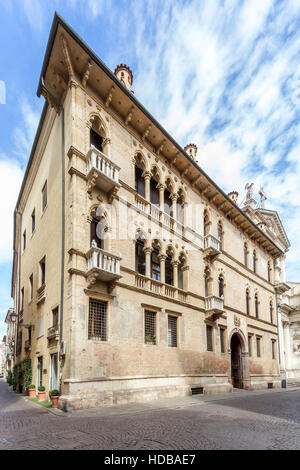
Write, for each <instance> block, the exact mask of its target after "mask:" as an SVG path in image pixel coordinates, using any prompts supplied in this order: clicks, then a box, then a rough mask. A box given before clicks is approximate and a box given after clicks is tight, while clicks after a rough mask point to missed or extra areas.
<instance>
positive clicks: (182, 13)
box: [0, 0, 300, 340]
mask: <svg viewBox="0 0 300 470" xmlns="http://www.w3.org/2000/svg"><path fill="white" fill-rule="evenodd" d="M55 10H57V12H58V13H59V14H60V15H61V16H62V17H63V18H64V19H65V20H66V21H67V22H68V23H69V24H70V26H71V27H72V28H73V29H74V30H75V31H76V32H77V33H78V34H79V35H80V36H81V37H82V38H83V39H84V41H85V42H86V43H87V44H88V45H89V46H90V47H91V48H92V49H93V50H94V51H95V52H96V54H97V55H98V56H99V57H100V58H101V59H102V60H103V61H104V62H105V63H106V64H107V65H108V67H110V68H111V69H112V70H114V68H115V66H116V65H117V64H119V63H121V62H122V63H126V64H128V65H129V66H130V67H131V69H132V71H133V74H134V82H133V89H134V91H135V95H136V97H137V98H138V99H139V100H140V101H141V102H142V103H143V104H144V106H145V107H146V108H147V109H148V110H149V111H150V112H151V113H152V114H153V115H154V117H155V118H156V119H157V120H158V121H159V122H161V124H162V125H163V126H164V127H165V129H166V130H167V131H168V132H169V133H170V134H171V135H172V136H173V137H174V138H175V139H176V140H177V141H178V142H179V143H180V144H181V145H182V146H184V145H186V144H187V143H189V142H194V143H196V144H197V146H198V161H199V164H200V166H201V167H202V168H203V169H204V170H205V171H206V172H207V173H208V174H209V175H210V176H211V177H212V178H213V179H214V180H215V181H216V182H217V184H218V185H219V186H220V187H221V188H222V189H223V190H225V191H231V190H237V191H239V202H240V203H241V202H242V200H243V198H244V196H245V189H244V187H245V184H246V182H253V183H254V193H255V195H256V196H257V197H258V190H259V187H260V185H263V186H264V188H265V193H266V195H267V197H268V200H267V203H266V207H267V208H269V209H275V210H277V211H278V212H279V215H280V217H281V219H282V222H283V224H284V227H285V229H286V232H287V235H288V237H289V240H290V242H291V245H292V246H291V249H290V252H289V253H288V255H287V260H286V268H287V269H286V271H287V276H286V277H287V280H290V281H300V236H299V233H300V222H299V221H300V184H299V182H300V132H299V131H300V113H299V106H300V60H299V59H300V33H299V31H300V3H299V0H284V1H283V0H282V1H280V0H277V1H275V0H263V1H262V0H247V1H242V0H191V1H187V0H185V1H184V0H164V1H155V0H152V1H151V0H147V1H146V0H145V1H143V0H139V1H130V0H127V1H123V0H120V1H118V0H99V1H98V0H86V1H82V0H64V1H60V0H52V1H51V2H45V1H43V0H0V11H1V15H0V44H1V45H0V62H1V68H0V81H2V82H4V83H5V87H6V100H5V104H0V192H1V193H0V207H1V213H2V217H3V219H2V221H3V222H2V231H1V235H0V340H1V337H2V335H3V334H5V327H4V325H3V323H1V321H3V319H4V317H5V314H6V312H7V309H8V308H9V307H10V306H12V300H11V298H10V279H11V259H12V220H13V219H12V214H13V209H14V207H15V203H16V199H17V195H18V192H19V188H20V184H21V181H22V176H23V173H24V169H25V166H26V163H27V160H28V157H29V153H30V149H31V145H32V141H33V138H34V135H35V132H36V128H37V125H38V121H39V117H40V114H41V110H42V106H43V100H44V99H43V98H40V99H39V98H37V96H36V89H37V84H38V79H39V75H40V70H41V66H42V61H43V57H44V53H45V49H46V44H47V40H48V36H49V32H50V27H51V23H52V19H53V15H54V11H55ZM2 101H3V97H1V87H0V103H2Z"/></svg>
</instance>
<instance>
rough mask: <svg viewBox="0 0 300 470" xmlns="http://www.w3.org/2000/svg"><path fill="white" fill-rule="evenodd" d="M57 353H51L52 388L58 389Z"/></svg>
mask: <svg viewBox="0 0 300 470" xmlns="http://www.w3.org/2000/svg"><path fill="white" fill-rule="evenodd" d="M57 369H58V368H57V353H55V354H51V390H57V387H58V381H57Z"/></svg>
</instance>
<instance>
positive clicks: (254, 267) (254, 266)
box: [253, 250, 257, 273]
mask: <svg viewBox="0 0 300 470" xmlns="http://www.w3.org/2000/svg"><path fill="white" fill-rule="evenodd" d="M256 260H257V258H256V251H255V250H254V251H253V272H255V273H256Z"/></svg>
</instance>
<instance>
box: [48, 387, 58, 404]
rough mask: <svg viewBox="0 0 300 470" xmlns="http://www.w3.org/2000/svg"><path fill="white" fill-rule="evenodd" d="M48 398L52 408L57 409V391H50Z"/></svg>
mask: <svg viewBox="0 0 300 470" xmlns="http://www.w3.org/2000/svg"><path fill="white" fill-rule="evenodd" d="M49 396H50V399H51V402H52V408H57V407H58V399H59V391H58V390H56V389H54V390H50V392H49Z"/></svg>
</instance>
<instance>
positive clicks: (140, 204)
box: [134, 194, 184, 235]
mask: <svg viewBox="0 0 300 470" xmlns="http://www.w3.org/2000/svg"><path fill="white" fill-rule="evenodd" d="M134 206H135V208H136V209H137V210H138V211H141V212H144V213H145V214H147V215H149V216H151V217H152V218H153V219H154V220H156V221H157V222H160V223H161V224H162V225H164V226H165V227H167V228H168V229H169V230H173V231H176V232H178V233H180V235H183V230H184V227H183V225H182V224H181V223H180V222H178V221H177V220H175V219H174V218H173V217H171V216H170V215H169V214H167V213H166V212H164V211H162V210H160V208H159V207H157V206H156V205H154V204H152V203H151V202H149V201H146V199H144V198H143V197H142V196H140V195H139V194H136V195H135V201H134Z"/></svg>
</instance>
